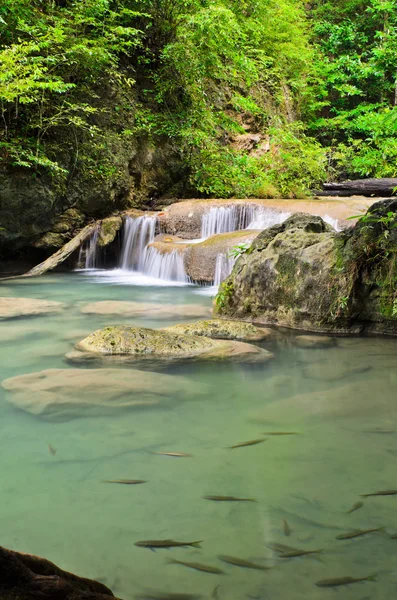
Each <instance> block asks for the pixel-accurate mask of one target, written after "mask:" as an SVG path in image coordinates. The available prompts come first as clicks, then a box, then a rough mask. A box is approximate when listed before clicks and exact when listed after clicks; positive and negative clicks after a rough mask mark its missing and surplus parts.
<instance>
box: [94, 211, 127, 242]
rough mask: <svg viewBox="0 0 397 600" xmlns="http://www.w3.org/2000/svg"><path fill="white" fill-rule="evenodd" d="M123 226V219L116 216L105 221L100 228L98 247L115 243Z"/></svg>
mask: <svg viewBox="0 0 397 600" xmlns="http://www.w3.org/2000/svg"><path fill="white" fill-rule="evenodd" d="M122 225H123V219H122V217H118V216H116V217H109V218H108V219H103V221H101V224H100V227H99V235H98V246H101V247H104V246H108V245H109V244H111V243H112V242H114V240H115V238H116V235H117V233H118V232H119V230H120V229H121V227H122Z"/></svg>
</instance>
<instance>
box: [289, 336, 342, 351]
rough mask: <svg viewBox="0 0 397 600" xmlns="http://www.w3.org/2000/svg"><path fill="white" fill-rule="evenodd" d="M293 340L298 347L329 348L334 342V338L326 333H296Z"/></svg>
mask: <svg viewBox="0 0 397 600" xmlns="http://www.w3.org/2000/svg"><path fill="white" fill-rule="evenodd" d="M293 341H294V342H295V345H296V346H299V348H329V347H330V346H335V344H336V341H335V339H334V338H332V337H329V336H326V335H297V336H296V337H295V338H294V339H293Z"/></svg>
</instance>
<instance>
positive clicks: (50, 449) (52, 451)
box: [48, 444, 57, 456]
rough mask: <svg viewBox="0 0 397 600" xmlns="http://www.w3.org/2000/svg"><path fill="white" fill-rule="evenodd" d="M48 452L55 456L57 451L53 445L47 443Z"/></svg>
mask: <svg viewBox="0 0 397 600" xmlns="http://www.w3.org/2000/svg"><path fill="white" fill-rule="evenodd" d="M48 452H49V454H51V456H55V454H56V453H57V451H56V450H55V448H54V447H53V446H51V444H48Z"/></svg>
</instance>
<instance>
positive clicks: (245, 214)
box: [201, 204, 291, 238]
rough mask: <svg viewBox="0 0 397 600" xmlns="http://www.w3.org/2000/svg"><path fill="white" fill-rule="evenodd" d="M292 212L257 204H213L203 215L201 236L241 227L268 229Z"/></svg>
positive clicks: (238, 229) (205, 236)
mask: <svg viewBox="0 0 397 600" xmlns="http://www.w3.org/2000/svg"><path fill="white" fill-rule="evenodd" d="M290 214H291V213H289V212H280V211H277V210H274V209H272V208H265V207H264V206H258V205H256V204H235V205H233V206H232V205H230V206H213V207H211V208H210V210H209V211H208V212H207V213H205V214H204V215H203V218H202V225H201V237H202V238H207V237H210V236H211V235H215V234H216V233H228V232H231V231H240V230H241V229H267V228H268V227H272V226H273V225H278V224H279V223H282V222H283V221H285V220H286V219H287V218H288V217H289V216H290Z"/></svg>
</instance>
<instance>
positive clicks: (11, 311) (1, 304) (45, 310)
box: [0, 297, 65, 319]
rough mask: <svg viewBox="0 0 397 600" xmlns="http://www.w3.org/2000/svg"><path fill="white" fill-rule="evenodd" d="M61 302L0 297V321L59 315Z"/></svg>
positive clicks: (61, 308)
mask: <svg viewBox="0 0 397 600" xmlns="http://www.w3.org/2000/svg"><path fill="white" fill-rule="evenodd" d="M64 307H65V305H64V304H63V303H62V302H55V301H53V300H39V299H37V298H13V297H0V319H16V318H19V317H34V316H37V315H46V314H47V315H48V314H52V313H59V312H61V311H62V310H63V309H64Z"/></svg>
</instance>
